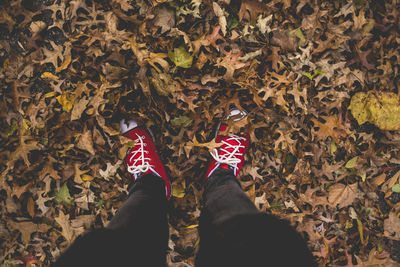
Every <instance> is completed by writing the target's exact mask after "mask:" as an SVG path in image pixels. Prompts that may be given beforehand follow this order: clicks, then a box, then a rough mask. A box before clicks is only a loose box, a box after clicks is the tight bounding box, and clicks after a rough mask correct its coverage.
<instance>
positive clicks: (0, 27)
mask: <svg viewBox="0 0 400 267" xmlns="http://www.w3.org/2000/svg"><path fill="white" fill-rule="evenodd" d="M399 5H400V4H399V1H398V0H392V1H389V0H388V1H370V0H353V1H347V0H335V1H305V0H299V1H298V0H283V1H275V0H272V1H262V2H259V1H255V0H242V1H240V0H231V1H229V0H221V1H218V2H212V1H207V0H191V1H189V0H159V1H157V0H137V1H130V0H112V1H108V0H96V1H95V0H72V1H65V0H32V1H28V0H1V1H0V86H1V88H2V89H1V92H0V128H1V129H2V130H1V133H0V136H1V139H0V229H1V231H0V235H1V236H0V242H1V243H0V244H1V245H0V255H1V256H0V261H1V262H2V264H3V265H2V266H21V265H22V266H24V265H25V266H34V265H36V266H40V265H43V266H45V265H48V264H49V263H50V262H52V261H54V259H55V258H56V257H57V256H58V255H59V253H60V252H61V251H62V250H63V249H65V248H66V247H67V246H68V245H69V244H70V243H71V242H72V241H73V240H74V239H75V238H76V237H77V236H79V235H80V234H82V233H84V232H85V231H87V230H90V229H94V228H100V227H104V226H105V225H106V224H107V222H108V221H109V220H110V218H112V216H113V214H115V212H116V210H118V208H119V207H120V206H121V205H122V203H123V201H124V199H126V196H127V188H128V185H129V182H130V178H129V175H128V173H127V171H126V169H125V166H124V164H123V159H124V156H125V153H126V151H127V149H128V148H129V146H130V145H132V144H131V143H130V142H129V140H126V139H125V138H123V137H121V136H119V134H118V131H119V124H118V122H119V120H120V119H121V118H124V117H132V118H136V119H137V120H139V121H140V122H141V123H143V124H145V125H146V126H148V127H150V128H151V129H152V130H153V132H154V134H155V136H156V145H157V146H158V147H159V151H160V153H161V158H162V160H163V161H164V163H165V165H166V167H167V169H168V172H169V174H170V177H171V179H172V184H173V199H172V201H171V213H170V233H171V239H170V244H169V246H170V253H169V255H168V261H169V263H170V266H192V264H193V257H194V253H195V250H196V247H197V244H198V235H197V224H198V218H199V214H200V210H199V208H200V205H201V203H200V201H201V193H202V187H201V185H200V183H199V179H200V178H201V177H202V175H203V174H204V169H205V167H206V166H207V162H208V160H209V159H210V155H209V151H210V150H212V148H213V147H214V146H215V143H214V142H213V131H214V129H215V127H216V125H217V123H218V121H219V120H220V119H221V118H223V117H224V116H225V115H226V114H227V111H228V110H229V108H230V107H231V106H232V105H235V106H236V107H238V108H241V109H246V110H247V111H249V116H248V119H247V120H245V121H244V122H243V123H241V125H239V126H240V127H241V129H242V131H247V132H249V133H250V135H251V138H252V145H251V147H250V151H249V153H248V155H247V161H246V164H245V165H244V168H243V170H242V172H241V175H240V181H241V184H242V186H243V188H244V189H245V190H246V192H247V194H248V195H249V197H250V198H251V199H252V200H253V201H254V202H255V204H256V205H257V207H258V208H260V210H262V211H265V212H268V213H272V214H275V215H277V216H279V217H282V218H285V219H287V220H289V221H291V222H292V224H293V225H294V226H295V227H296V228H297V230H298V231H300V232H302V233H303V235H304V237H305V238H306V239H307V240H308V244H309V247H310V249H311V250H312V251H313V254H314V255H315V258H316V260H317V261H318V263H319V264H320V266H399V263H398V262H400V241H399V240H400V218H399V211H400V205H399V201H400V188H399V187H400V185H399V176H400V171H399V166H400V151H399V148H400V133H399V131H398V130H399V128H400V119H399V110H400V109H399V94H400V91H399V66H400V64H399V61H400V59H399V43H400V36H399V10H400V6H399ZM353 96H355V97H354V98H353V99H352V97H353ZM231 126H232V125H231ZM230 130H232V131H233V130H237V129H234V127H231V129H230Z"/></svg>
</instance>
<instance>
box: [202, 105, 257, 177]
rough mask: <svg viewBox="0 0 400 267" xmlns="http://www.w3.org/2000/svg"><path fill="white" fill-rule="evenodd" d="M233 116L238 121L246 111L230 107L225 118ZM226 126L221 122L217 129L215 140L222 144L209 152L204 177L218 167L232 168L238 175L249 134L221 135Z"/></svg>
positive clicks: (208, 175)
mask: <svg viewBox="0 0 400 267" xmlns="http://www.w3.org/2000/svg"><path fill="white" fill-rule="evenodd" d="M233 116H238V118H237V119H235V120H234V121H240V120H241V119H243V118H244V117H246V116H247V112H246V111H240V110H238V109H236V108H234V109H231V111H230V114H229V115H228V117H227V118H226V119H225V120H228V119H229V118H231V117H233ZM226 128H227V125H225V124H221V125H220V126H219V129H218V130H217V135H216V138H215V142H217V143H222V144H221V146H220V147H219V148H214V150H213V151H212V152H211V156H212V157H213V160H212V161H211V163H210V165H209V167H208V170H207V174H206V179H207V178H208V177H210V176H211V174H212V173H213V172H214V171H215V170H216V169H218V168H223V169H228V170H232V171H233V174H234V175H235V176H236V177H238V175H239V172H240V169H241V168H242V166H243V163H244V155H245V154H246V152H247V150H248V148H249V144H250V135H249V134H245V135H243V136H238V135H234V134H228V135H227V136H222V135H221V133H222V132H223V131H225V130H226Z"/></svg>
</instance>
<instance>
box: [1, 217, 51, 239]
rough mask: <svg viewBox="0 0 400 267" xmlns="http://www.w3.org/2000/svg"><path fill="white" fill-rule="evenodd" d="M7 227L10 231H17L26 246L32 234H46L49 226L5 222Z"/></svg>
mask: <svg viewBox="0 0 400 267" xmlns="http://www.w3.org/2000/svg"><path fill="white" fill-rule="evenodd" d="M7 227H8V229H9V230H10V231H15V230H18V231H19V232H20V233H21V234H22V242H23V243H24V244H28V243H29V241H30V239H31V235H32V233H35V232H47V231H48V230H49V229H50V228H51V226H50V225H47V224H35V223H33V222H14V221H12V220H8V221H7Z"/></svg>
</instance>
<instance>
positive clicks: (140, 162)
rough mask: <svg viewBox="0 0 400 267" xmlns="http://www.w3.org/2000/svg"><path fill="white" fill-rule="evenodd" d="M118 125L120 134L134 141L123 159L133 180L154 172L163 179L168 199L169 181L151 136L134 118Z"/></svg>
mask: <svg viewBox="0 0 400 267" xmlns="http://www.w3.org/2000/svg"><path fill="white" fill-rule="evenodd" d="M120 125H121V134H122V135H123V136H125V137H128V138H130V139H132V140H134V141H135V146H134V147H132V148H131V149H129V150H128V153H127V156H126V159H125V162H126V164H127V166H128V172H130V173H131V174H132V177H133V180H136V179H137V178H139V176H141V175H144V174H148V173H154V174H155V175H157V176H159V177H161V178H162V179H163V180H164V182H165V191H166V195H167V199H169V198H170V197H171V182H170V180H169V178H168V176H167V173H166V172H165V169H164V165H163V164H162V162H161V160H160V157H159V156H158V153H157V150H156V147H155V145H154V142H153V138H152V136H151V135H150V133H149V132H148V131H147V130H146V129H144V128H142V127H139V126H138V124H137V123H136V121H134V120H130V121H128V122H126V121H125V120H122V121H121V123H120Z"/></svg>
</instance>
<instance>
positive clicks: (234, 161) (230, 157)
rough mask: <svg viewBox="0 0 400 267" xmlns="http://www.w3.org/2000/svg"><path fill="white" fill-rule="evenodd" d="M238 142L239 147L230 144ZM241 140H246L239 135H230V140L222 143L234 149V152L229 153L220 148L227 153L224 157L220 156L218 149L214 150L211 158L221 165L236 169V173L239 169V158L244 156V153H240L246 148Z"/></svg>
mask: <svg viewBox="0 0 400 267" xmlns="http://www.w3.org/2000/svg"><path fill="white" fill-rule="evenodd" d="M232 140H234V141H236V143H237V145H232V144H230V143H228V142H229V141H232ZM241 140H244V141H245V140H246V138H244V137H240V136H237V135H233V134H229V138H228V139H226V140H222V143H223V144H225V145H226V146H228V148H232V151H228V150H226V149H225V148H220V150H221V151H222V152H225V153H224V154H222V155H219V154H218V149H216V148H214V150H213V151H212V152H211V156H212V157H213V158H214V159H215V161H217V162H218V163H219V164H227V165H229V166H230V167H232V168H234V171H235V173H236V171H237V169H238V167H237V165H238V163H240V161H241V159H240V158H238V157H240V156H242V155H243V153H239V152H238V151H239V149H240V148H244V147H245V146H243V145H241V142H240V141H241Z"/></svg>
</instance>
